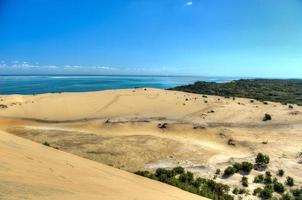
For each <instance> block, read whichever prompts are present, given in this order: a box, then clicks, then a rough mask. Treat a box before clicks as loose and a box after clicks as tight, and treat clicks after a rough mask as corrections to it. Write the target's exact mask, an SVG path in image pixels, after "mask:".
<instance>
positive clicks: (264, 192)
mask: <svg viewBox="0 0 302 200" xmlns="http://www.w3.org/2000/svg"><path fill="white" fill-rule="evenodd" d="M272 194H273V190H272V189H271V188H269V187H265V188H264V189H263V190H262V191H261V192H260V197H261V198H262V199H270V198H272V196H273V195H272Z"/></svg>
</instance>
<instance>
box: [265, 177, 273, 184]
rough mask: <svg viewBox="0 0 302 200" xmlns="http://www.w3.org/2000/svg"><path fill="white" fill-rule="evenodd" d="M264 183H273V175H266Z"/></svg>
mask: <svg viewBox="0 0 302 200" xmlns="http://www.w3.org/2000/svg"><path fill="white" fill-rule="evenodd" d="M263 183H264V184H265V185H269V184H272V183H273V180H272V177H271V176H265V178H264V180H263Z"/></svg>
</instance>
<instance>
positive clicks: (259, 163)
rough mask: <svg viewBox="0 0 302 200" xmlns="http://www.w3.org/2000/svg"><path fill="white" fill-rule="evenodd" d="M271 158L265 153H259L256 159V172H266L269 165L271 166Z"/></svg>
mask: <svg viewBox="0 0 302 200" xmlns="http://www.w3.org/2000/svg"><path fill="white" fill-rule="evenodd" d="M269 161H270V158H269V156H268V155H265V154H263V153H258V154H257V157H256V159H255V165H254V168H255V169H256V170H264V169H266V168H267V165H268V164H269Z"/></svg>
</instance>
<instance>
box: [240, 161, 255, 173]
mask: <svg viewBox="0 0 302 200" xmlns="http://www.w3.org/2000/svg"><path fill="white" fill-rule="evenodd" d="M252 169H253V164H252V163H250V162H242V163H241V170H242V171H243V172H245V173H250V172H251V171H252Z"/></svg>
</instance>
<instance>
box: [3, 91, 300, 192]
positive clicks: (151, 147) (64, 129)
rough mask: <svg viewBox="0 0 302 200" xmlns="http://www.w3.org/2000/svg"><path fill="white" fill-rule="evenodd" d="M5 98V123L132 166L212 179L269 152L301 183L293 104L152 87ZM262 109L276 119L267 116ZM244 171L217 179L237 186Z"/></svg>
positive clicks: (72, 150)
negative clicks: (176, 170)
mask: <svg viewBox="0 0 302 200" xmlns="http://www.w3.org/2000/svg"><path fill="white" fill-rule="evenodd" d="M0 104H3V105H6V106H8V107H7V108H2V109H0V129H2V130H5V131H8V132H10V133H12V134H15V135H18V136H21V137H24V138H28V139H31V140H33V141H36V142H40V143H43V142H45V141H47V142H48V143H50V145H51V146H53V147H56V148H59V149H60V150H63V151H66V152H70V153H73V154H76V155H79V156H81V157H85V158H89V159H91V160H95V161H98V162H101V163H105V164H107V165H110V166H114V167H116V168H121V169H124V170H127V171H136V170H141V169H148V170H150V169H151V170H152V169H155V168H158V167H173V166H176V165H182V166H183V167H185V168H187V169H190V170H192V171H194V172H195V173H196V174H199V175H201V176H204V177H209V178H211V177H213V175H214V173H215V170H216V169H217V168H220V169H222V170H223V169H224V168H225V167H226V166H227V165H230V164H231V163H233V162H235V161H243V160H248V161H253V160H254V157H255V155H256V154H257V153H258V152H264V153H267V154H269V155H270V157H271V164H270V166H269V170H271V171H272V172H273V173H275V172H276V171H277V170H278V169H280V168H282V169H284V170H285V171H286V175H290V176H293V177H294V178H295V180H296V181H298V182H302V173H300V172H301V171H302V165H301V163H302V160H301V159H302V153H301V152H302V147H301V143H302V136H301V132H302V108H301V107H299V106H296V105H294V108H293V109H291V108H289V107H288V106H287V105H281V104H279V103H272V102H268V104H267V105H265V104H263V103H262V102H258V101H254V102H251V100H250V99H242V98H236V99H234V100H233V99H226V98H224V97H217V96H203V95H197V94H188V93H183V92H175V91H165V90H158V89H149V88H147V89H129V90H109V91H102V92H87V93H61V94H43V95H34V96H33V95H28V96H22V95H10V96H4V95H3V96H0ZM265 113H269V114H271V115H272V118H273V120H272V121H268V122H263V121H262V119H263V116H264V114H265ZM165 123H166V124H165ZM162 124H165V126H164V128H159V127H160V125H162ZM230 139H232V140H233V141H234V142H235V146H232V145H228V141H229V140H230ZM254 175H255V174H252V175H251V177H250V180H252V178H253V176H254ZM240 178H241V176H239V175H238V176H237V175H236V176H234V177H232V178H230V179H228V180H225V179H221V178H220V177H218V179H217V180H218V181H222V182H227V183H229V184H230V185H234V186H238V185H240V181H239V180H240ZM251 185H252V184H251ZM252 187H254V186H253V185H252Z"/></svg>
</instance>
